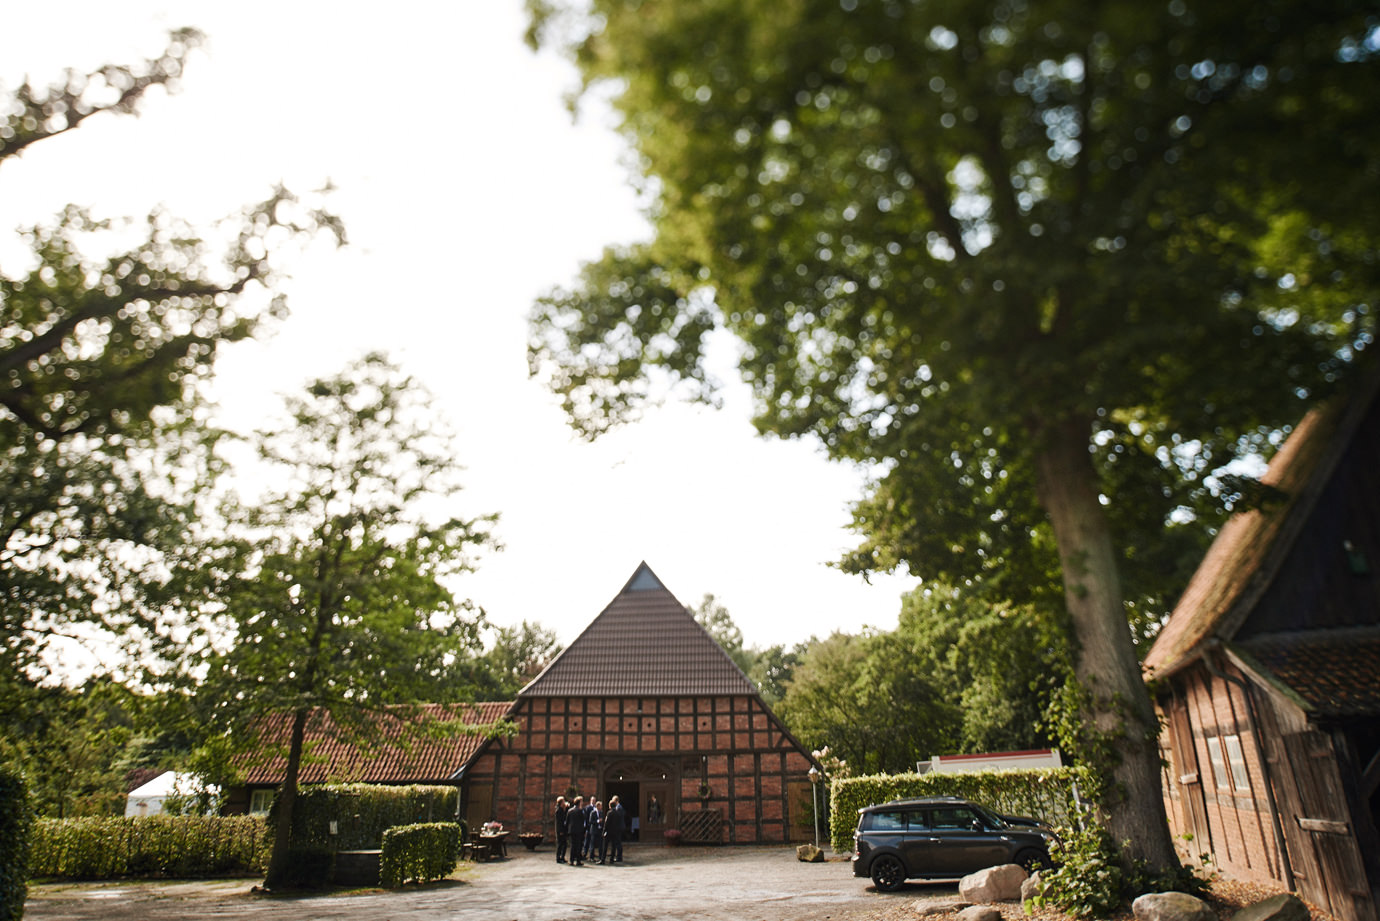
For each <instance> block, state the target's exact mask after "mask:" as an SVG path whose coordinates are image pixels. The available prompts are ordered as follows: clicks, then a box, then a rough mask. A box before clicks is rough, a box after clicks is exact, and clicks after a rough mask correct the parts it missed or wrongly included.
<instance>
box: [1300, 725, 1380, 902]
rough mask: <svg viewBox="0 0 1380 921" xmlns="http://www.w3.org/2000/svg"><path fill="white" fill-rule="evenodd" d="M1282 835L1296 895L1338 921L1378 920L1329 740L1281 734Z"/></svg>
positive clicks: (1318, 734)
mask: <svg viewBox="0 0 1380 921" xmlns="http://www.w3.org/2000/svg"><path fill="white" fill-rule="evenodd" d="M1283 743H1284V744H1283V745H1282V746H1281V747H1282V749H1283V751H1284V753H1285V757H1286V758H1287V760H1288V763H1289V771H1287V772H1286V782H1285V783H1283V784H1282V785H1281V786H1283V787H1284V792H1285V800H1286V804H1287V805H1286V807H1285V808H1284V809H1283V812H1284V820H1285V821H1284V834H1285V837H1286V839H1287V840H1288V844H1289V854H1290V857H1291V858H1292V859H1293V863H1294V875H1295V877H1296V881H1297V883H1298V887H1299V893H1300V894H1301V895H1302V896H1303V897H1304V898H1305V899H1307V900H1308V901H1310V902H1313V903H1314V904H1315V905H1317V906H1318V907H1319V908H1322V909H1324V910H1325V911H1327V912H1329V913H1330V914H1332V915H1334V916H1335V917H1337V918H1339V919H1341V921H1377V914H1376V909H1375V901H1374V899H1373V897H1372V895H1371V889H1370V883H1369V881H1368V880H1367V878H1366V870H1365V864H1364V862H1363V861H1362V860H1361V853H1360V849H1359V848H1358V846H1357V843H1356V837H1355V834H1354V830H1353V829H1354V826H1353V823H1352V818H1351V815H1350V812H1349V809H1348V807H1347V799H1346V793H1345V791H1344V790H1343V789H1342V779H1341V774H1340V773H1339V770H1338V766H1337V755H1336V752H1335V750H1334V749H1333V747H1332V739H1331V737H1330V736H1328V735H1326V734H1324V733H1321V732H1315V731H1312V730H1308V731H1305V732H1296V733H1292V734H1289V735H1286V736H1284V739H1283Z"/></svg>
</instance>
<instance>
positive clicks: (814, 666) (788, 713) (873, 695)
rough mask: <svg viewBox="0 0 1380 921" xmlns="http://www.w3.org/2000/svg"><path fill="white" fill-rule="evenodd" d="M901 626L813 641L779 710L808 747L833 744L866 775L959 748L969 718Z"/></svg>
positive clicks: (911, 767)
mask: <svg viewBox="0 0 1380 921" xmlns="http://www.w3.org/2000/svg"><path fill="white" fill-rule="evenodd" d="M907 653H908V650H907V649H906V647H905V644H904V643H903V642H901V639H900V637H899V636H898V635H897V634H896V633H878V634H863V635H854V634H846V633H834V634H832V635H830V636H829V637H827V638H826V639H823V640H817V641H814V642H812V643H810V644H809V647H808V649H807V650H806V651H805V652H804V654H803V655H802V656H801V658H800V663H799V664H798V665H797V666H796V667H795V669H794V675H793V676H792V678H791V681H790V683H789V684H787V685H786V692H785V695H784V696H783V697H782V698H781V701H780V703H779V704H778V705H777V707H776V710H777V713H778V714H779V715H780V716H781V719H782V720H783V721H784V722H785V723H786V725H787V726H788V727H790V730H791V732H792V733H793V734H795V736H796V737H797V738H799V739H800V741H801V742H803V743H804V744H805V746H806V747H807V748H810V749H812V750H814V749H823V748H825V747H828V748H829V749H831V750H832V751H833V752H834V753H835V755H837V756H838V757H839V758H841V759H842V760H843V761H845V762H846V763H847V764H848V765H849V767H850V768H851V769H852V770H853V771H854V772H855V773H860V774H870V773H876V772H879V771H907V770H914V769H915V762H916V760H917V758H918V757H919V753H925V754H930V753H934V752H944V751H953V750H954V747H955V746H956V745H957V744H958V734H959V731H960V727H961V725H962V717H961V715H960V713H959V711H958V707H957V705H956V702H955V701H954V699H953V698H952V696H951V695H948V694H946V693H944V692H943V690H942V688H941V687H940V685H939V683H938V682H936V681H935V676H934V675H933V673H931V672H930V671H929V670H928V669H927V668H926V667H925V663H924V662H923V661H920V660H917V659H916V658H914V657H912V656H910V655H908V654H907Z"/></svg>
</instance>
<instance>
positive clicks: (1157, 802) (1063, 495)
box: [1035, 419, 1176, 867]
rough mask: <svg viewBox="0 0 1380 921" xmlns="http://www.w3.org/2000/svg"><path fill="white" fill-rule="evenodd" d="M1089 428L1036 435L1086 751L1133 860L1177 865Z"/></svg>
mask: <svg viewBox="0 0 1380 921" xmlns="http://www.w3.org/2000/svg"><path fill="white" fill-rule="evenodd" d="M1089 427H1090V426H1089V424H1088V423H1087V422H1085V421H1080V420H1077V419H1071V420H1068V421H1065V422H1062V423H1059V424H1056V425H1053V426H1050V427H1049V428H1047V429H1045V430H1044V431H1043V432H1041V433H1039V434H1037V435H1036V439H1037V447H1036V454H1035V465H1036V494H1037V496H1038V497H1039V500H1040V504H1041V505H1042V506H1043V507H1044V509H1045V510H1046V511H1047V512H1048V514H1049V520H1050V525H1051V527H1052V529H1053V531H1054V536H1055V540H1056V542H1057V544H1058V547H1059V561H1060V564H1061V568H1062V571H1063V578H1064V597H1065V601H1066V604H1067V607H1068V613H1069V617H1070V619H1071V621H1072V624H1073V635H1074V636H1075V637H1076V638H1077V640H1076V641H1077V649H1076V652H1075V660H1074V671H1075V674H1076V675H1077V677H1078V680H1079V682H1080V684H1081V686H1082V691H1083V692H1084V695H1085V696H1084V697H1083V699H1082V705H1083V706H1084V707H1085V708H1086V709H1087V712H1086V714H1085V720H1084V724H1085V727H1086V728H1085V733H1086V734H1088V735H1090V736H1091V738H1089V739H1088V744H1087V745H1086V748H1085V750H1086V751H1088V752H1090V753H1093V754H1094V757H1095V758H1096V759H1097V760H1099V761H1103V762H1104V763H1103V764H1101V765H1099V766H1100V767H1103V768H1104V769H1105V770H1106V772H1107V779H1108V784H1107V789H1106V790H1104V791H1103V802H1104V805H1107V806H1112V807H1114V808H1109V809H1108V810H1107V817H1108V831H1109V832H1111V834H1112V836H1113V838H1114V839H1115V840H1116V841H1117V842H1118V843H1120V844H1122V845H1123V853H1124V854H1125V855H1127V856H1128V857H1134V858H1139V859H1141V860H1145V861H1147V862H1148V863H1149V865H1150V866H1154V867H1169V866H1173V865H1174V864H1175V861H1176V858H1175V855H1174V845H1173V841H1172V839H1171V838H1170V835H1169V823H1168V820H1167V817H1166V815H1165V811H1164V800H1163V799H1162V797H1161V789H1160V772H1159V749H1158V747H1157V743H1156V739H1157V737H1158V721H1157V720H1156V718H1155V710H1154V705H1153V704H1152V703H1151V700H1150V695H1149V692H1148V691H1147V690H1146V687H1145V683H1144V682H1143V681H1141V680H1140V667H1139V660H1138V657H1137V656H1136V651H1135V647H1134V644H1133V643H1132V640H1131V631H1130V628H1129V627H1128V625H1127V618H1126V611H1125V605H1124V602H1123V598H1124V595H1123V594H1122V590H1121V579H1120V575H1119V571H1118V568H1117V562H1116V549H1115V545H1114V543H1113V540H1112V532H1111V528H1110V526H1109V524H1108V521H1107V514H1106V512H1105V510H1104V508H1103V500H1102V496H1101V494H1100V492H1099V490H1098V485H1097V484H1098V479H1097V471H1096V469H1095V468H1094V467H1093V463H1092V454H1091V453H1090V452H1089V450H1088V431H1089Z"/></svg>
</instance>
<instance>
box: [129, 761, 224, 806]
mask: <svg viewBox="0 0 1380 921" xmlns="http://www.w3.org/2000/svg"><path fill="white" fill-rule="evenodd" d="M204 786H205V785H204V784H203V783H202V780H201V778H200V777H198V776H196V775H195V774H181V773H178V772H177V771H164V772H163V773H162V774H159V775H158V776H157V777H155V778H153V780H150V781H149V782H148V783H146V784H144V785H143V786H139V787H135V788H134V789H133V790H130V791H129V799H127V800H126V801H125V815H127V816H136V815H159V814H161V813H163V812H164V811H165V810H164V802H165V801H166V800H167V798H168V797H170V796H194V795H196V794H198V793H200V792H201V791H202V789H203V787H204ZM210 792H211V793H213V794H214V793H215V792H216V790H215V789H214V788H211V790H210Z"/></svg>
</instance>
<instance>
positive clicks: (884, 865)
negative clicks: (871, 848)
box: [872, 854, 906, 892]
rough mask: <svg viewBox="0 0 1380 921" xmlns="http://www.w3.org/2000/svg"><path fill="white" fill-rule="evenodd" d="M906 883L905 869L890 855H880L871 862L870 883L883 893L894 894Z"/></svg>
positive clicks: (899, 861)
mask: <svg viewBox="0 0 1380 921" xmlns="http://www.w3.org/2000/svg"><path fill="white" fill-rule="evenodd" d="M905 881H906V868H905V867H904V866H902V864H901V860H900V858H898V857H895V856H893V855H891V854H882V855H881V856H880V857H878V858H877V859H876V860H874V861H872V882H873V883H874V884H876V886H877V888H878V889H880V890H882V891H883V892H895V891H896V890H897V889H900V888H901V886H902V885H904V884H905Z"/></svg>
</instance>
